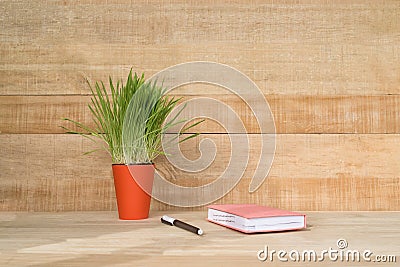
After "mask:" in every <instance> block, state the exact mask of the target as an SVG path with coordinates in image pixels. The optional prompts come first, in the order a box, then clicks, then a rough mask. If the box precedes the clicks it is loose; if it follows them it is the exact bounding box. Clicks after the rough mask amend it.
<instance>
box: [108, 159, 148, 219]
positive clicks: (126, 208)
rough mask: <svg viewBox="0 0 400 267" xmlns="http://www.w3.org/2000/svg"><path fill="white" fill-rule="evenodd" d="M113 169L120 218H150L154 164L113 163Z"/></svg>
mask: <svg viewBox="0 0 400 267" xmlns="http://www.w3.org/2000/svg"><path fill="white" fill-rule="evenodd" d="M112 170H113V175H114V186H115V193H116V195H117V205H118V214H119V218H120V219H121V220H141V219H146V218H148V217H149V210H150V201H151V191H152V188H153V180H154V171H155V169H154V164H143V165H123V164H113V165H112ZM133 177H135V179H134V178H133Z"/></svg>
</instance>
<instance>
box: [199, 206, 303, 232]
mask: <svg viewBox="0 0 400 267" xmlns="http://www.w3.org/2000/svg"><path fill="white" fill-rule="evenodd" d="M208 208H209V209H215V210H219V211H223V212H227V213H231V214H234V215H237V216H240V217H244V218H247V219H253V218H266V217H281V216H303V217H304V227H297V228H290V229H285V230H279V229H278V230H265V231H252V230H245V229H239V228H236V227H233V226H230V225H225V224H222V223H219V222H216V221H213V220H210V219H208V218H207V220H208V221H209V222H212V223H215V224H218V225H221V226H224V227H227V228H230V229H233V230H236V231H239V232H242V233H246V234H250V233H262V232H280V231H291V230H299V229H303V228H306V227H307V226H306V225H307V222H306V215H305V214H301V213H297V212H293V211H288V210H281V209H276V208H271V207H267V206H259V205H255V204H226V205H210V206H208Z"/></svg>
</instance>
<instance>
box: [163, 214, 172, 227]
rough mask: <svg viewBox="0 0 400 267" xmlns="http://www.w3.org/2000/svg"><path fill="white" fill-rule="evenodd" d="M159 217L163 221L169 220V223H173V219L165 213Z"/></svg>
mask: <svg viewBox="0 0 400 267" xmlns="http://www.w3.org/2000/svg"><path fill="white" fill-rule="evenodd" d="M161 219H162V220H164V221H167V222H169V223H170V224H171V225H173V224H174V221H175V219H174V218H171V217H169V216H167V215H164V216H162V218H161Z"/></svg>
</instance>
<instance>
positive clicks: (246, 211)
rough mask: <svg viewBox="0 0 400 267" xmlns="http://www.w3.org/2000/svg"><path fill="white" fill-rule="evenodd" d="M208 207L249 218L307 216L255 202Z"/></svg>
mask: <svg viewBox="0 0 400 267" xmlns="http://www.w3.org/2000/svg"><path fill="white" fill-rule="evenodd" d="M208 208H209V209H214V210H219V211H223V212H227V213H231V214H234V215H237V216H240V217H244V218H247V219H254V218H266V217H282V216H305V215H304V214H300V213H297V212H293V211H288V210H281V209H276V208H271V207H267V206H259V205H255V204H226V205H210V206H208Z"/></svg>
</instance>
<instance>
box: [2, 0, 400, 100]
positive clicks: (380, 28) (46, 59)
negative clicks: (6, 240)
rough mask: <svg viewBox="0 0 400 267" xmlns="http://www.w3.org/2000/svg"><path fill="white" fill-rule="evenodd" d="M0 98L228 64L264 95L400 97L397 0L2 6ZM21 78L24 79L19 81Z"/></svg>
mask: <svg viewBox="0 0 400 267" xmlns="http://www.w3.org/2000/svg"><path fill="white" fill-rule="evenodd" d="M0 7H1V8H2V10H3V12H2V15H1V20H2V24H1V25H2V35H1V36H2V38H1V43H0V84H1V88H0V89H1V91H0V92H1V94H2V95H35V94H39V95H49V94H82V93H85V92H87V90H86V89H85V77H89V78H91V79H93V80H98V79H101V80H104V79H106V78H107V77H108V75H111V76H113V77H118V78H119V77H125V76H126V74H127V73H128V70H129V68H130V67H132V66H133V68H134V69H135V70H137V71H139V72H146V74H147V75H152V74H154V73H156V72H158V71H160V70H162V69H163V68H166V67H169V66H171V65H174V64H178V63H182V62H187V61H196V60H202V61H204V60H208V61H216V62H220V63H225V64H228V65H231V66H233V67H235V68H237V69H239V70H241V71H242V72H243V73H245V74H246V75H248V76H249V77H250V78H251V79H252V80H253V81H255V82H256V84H257V85H258V86H259V87H260V88H261V90H262V91H263V92H264V93H267V94H306V95H308V94H328V95H332V94H346V95H349V94H351V95H364V94H368V95H382V94H399V90H400V85H399V81H400V67H399V66H400V64H399V63H400V47H399V45H398V44H399V43H400V35H399V31H400V22H399V20H398V18H399V17H400V3H399V2H398V1H379V2H376V1H372V0H371V1H341V3H340V4H338V3H337V2H336V1H333V2H329V3H326V2H324V3H322V2H321V1H288V2H284V3H276V2H274V1H267V2H265V1H258V0H257V1H252V2H251V4H249V3H248V2H243V1H237V2H236V1H230V0H221V1H216V2H215V1H206V2H202V3H201V4H193V3H190V2H186V1H182V0H181V1H172V2H168V3H159V2H158V1H135V2H131V1H115V2H114V1H96V2H93V1H74V2H68V1H61V0H59V1H39V0H35V1H2V2H1V4H0ZM21 77H23V78H21Z"/></svg>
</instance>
